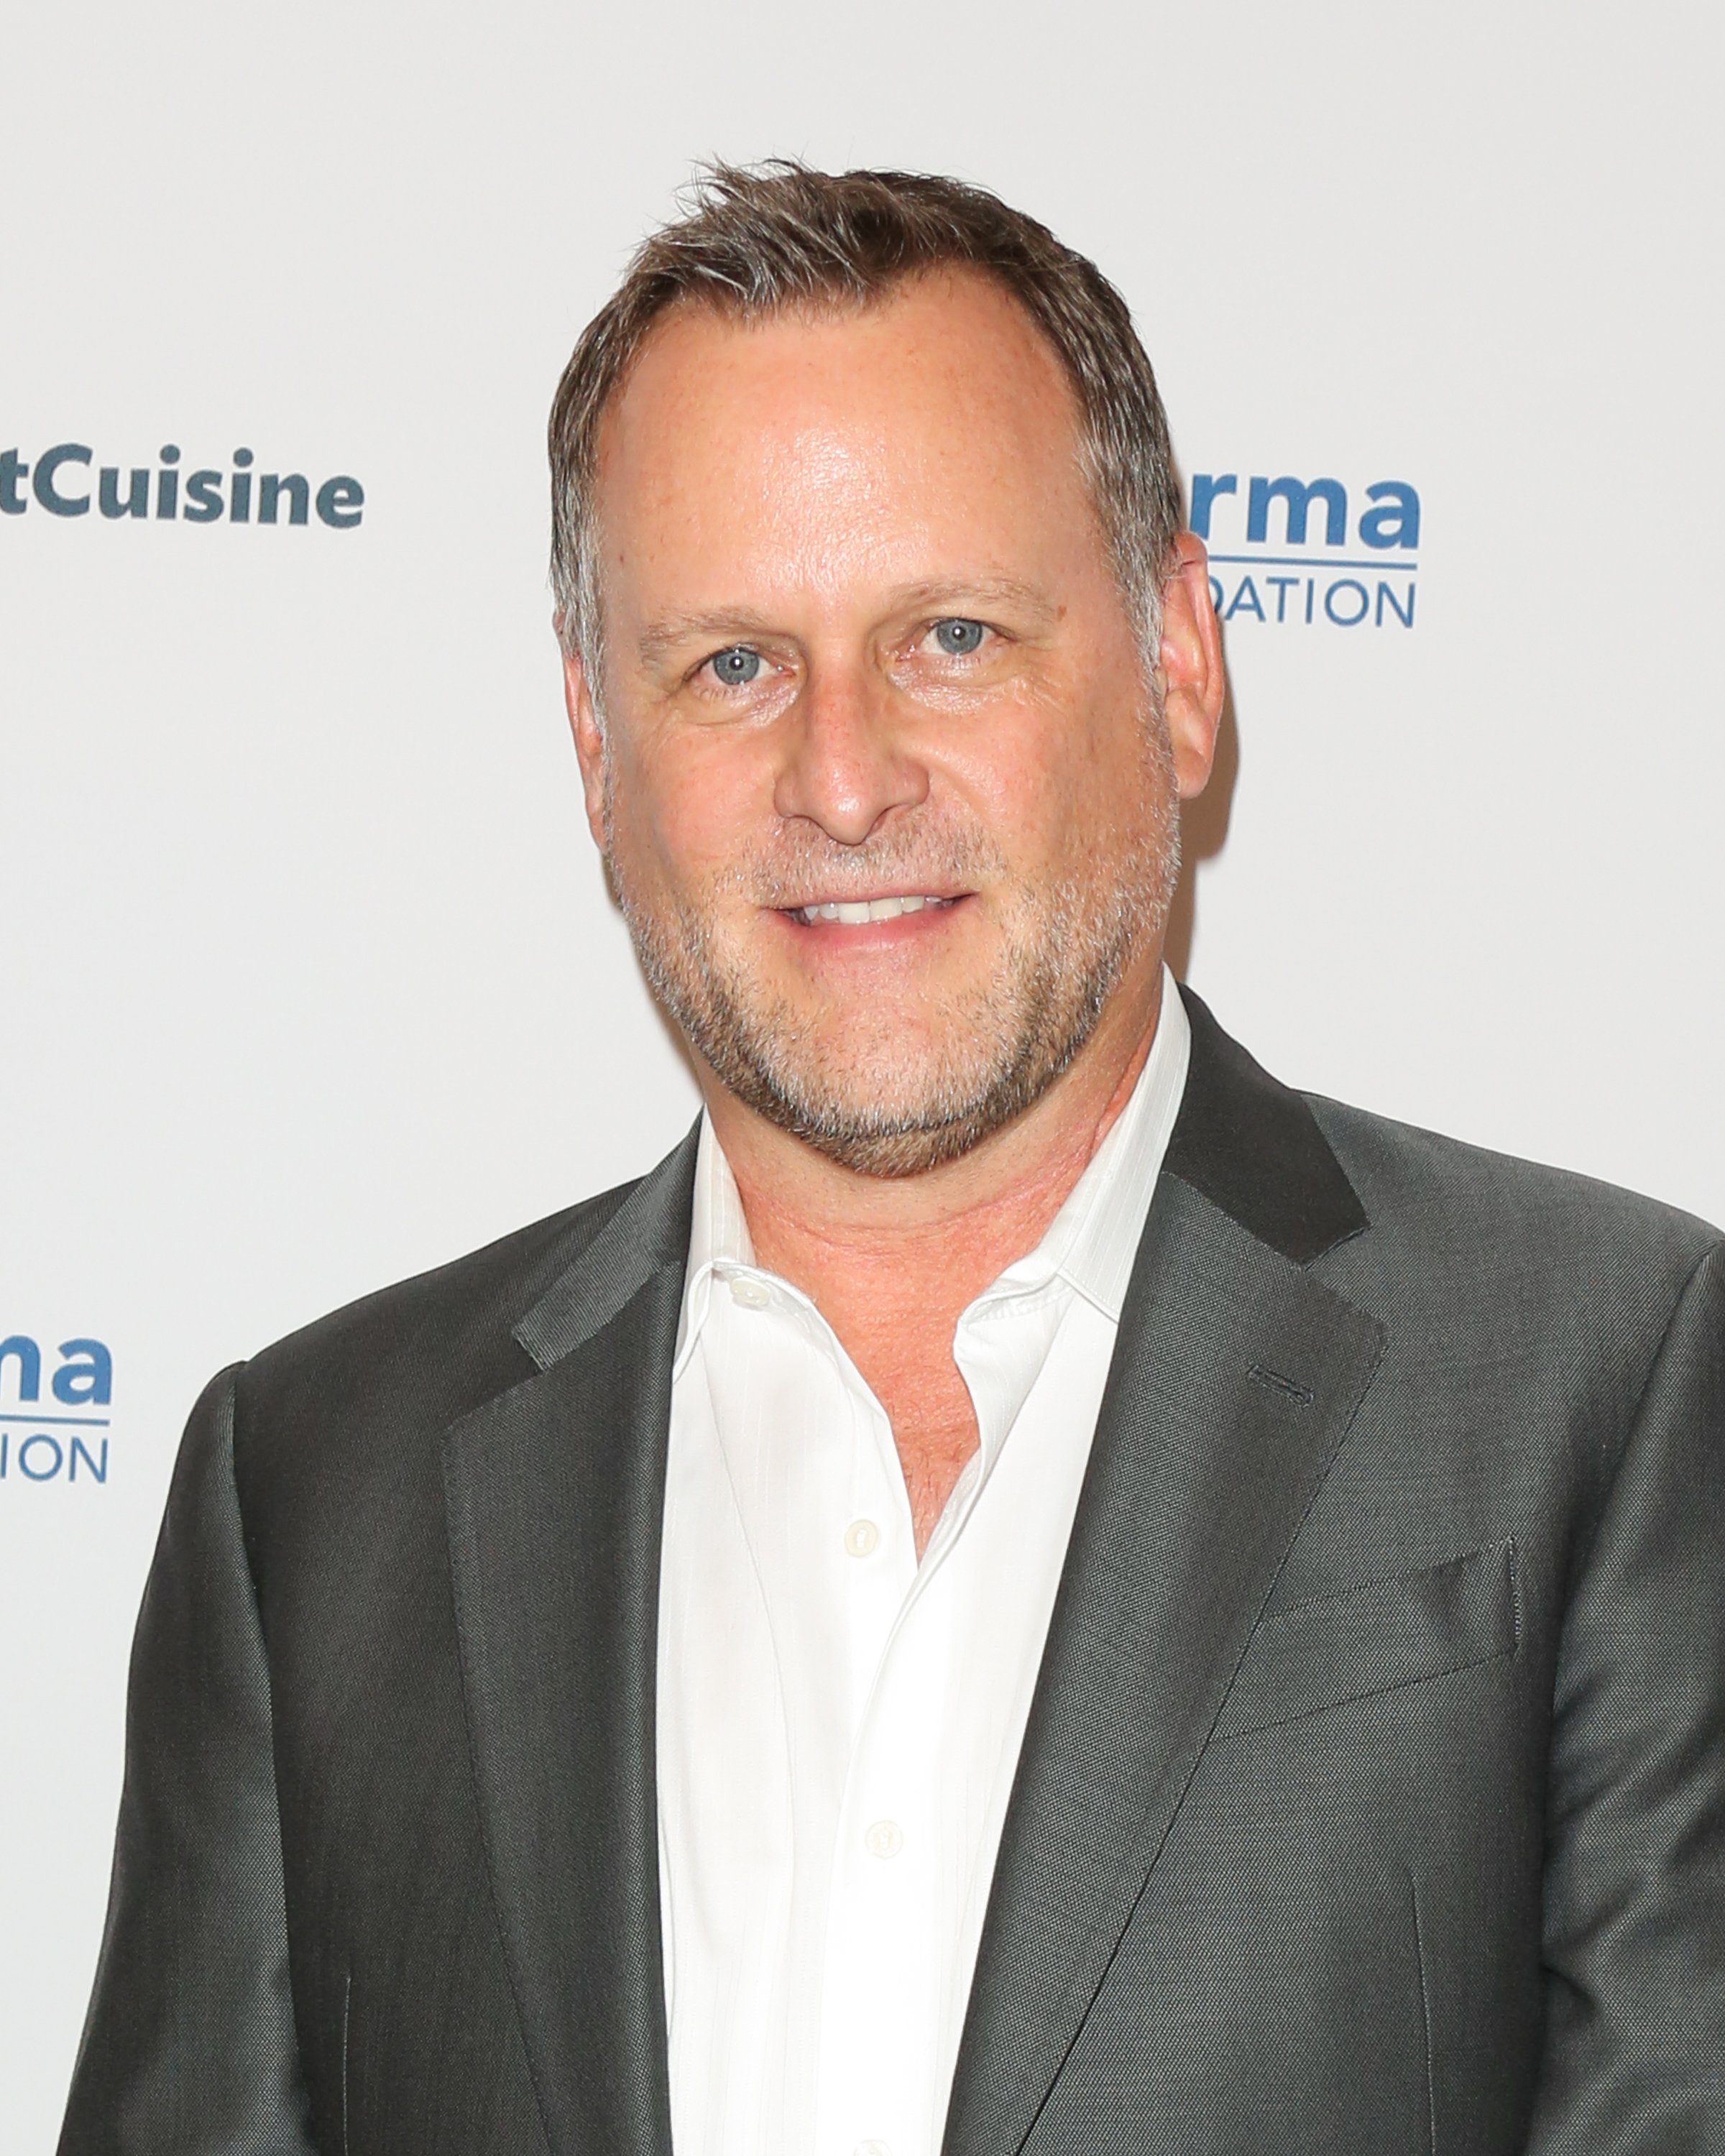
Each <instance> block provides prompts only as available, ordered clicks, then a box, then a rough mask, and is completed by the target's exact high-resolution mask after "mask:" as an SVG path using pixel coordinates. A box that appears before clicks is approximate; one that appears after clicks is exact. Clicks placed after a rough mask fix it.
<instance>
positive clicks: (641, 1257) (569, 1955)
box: [444, 1139, 695, 2156]
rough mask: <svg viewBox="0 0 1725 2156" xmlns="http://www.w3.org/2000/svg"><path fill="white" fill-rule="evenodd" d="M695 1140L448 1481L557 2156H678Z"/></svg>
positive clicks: (644, 1196)
mask: <svg viewBox="0 0 1725 2156" xmlns="http://www.w3.org/2000/svg"><path fill="white" fill-rule="evenodd" d="M694 1160H695V1152H694V1144H693V1141H692V1139H691V1141H690V1142H687V1143H685V1145H684V1146H682V1147H680V1148H679V1150H678V1151H677V1152H675V1153H674V1154H673V1155H672V1156H671V1157H670V1159H669V1160H668V1161H666V1162H665V1163H664V1165H663V1166H662V1167H661V1168H659V1169H658V1170H657V1171H655V1173H654V1174H653V1175H652V1176H650V1177H649V1178H647V1180H646V1181H645V1182H644V1183H640V1184H639V1185H638V1186H637V1187H636V1188H635V1189H634V1192H633V1193H631V1194H630V1196H629V1199H626V1200H625V1201H624V1204H623V1205H622V1206H621V1207H620V1208H619V1210H618V1212H617V1213H616V1214H614V1216H613V1217H612V1219H611V1220H610V1222H609V1223H608V1224H607V1226H606V1227H605V1228H604V1229H603V1230H602V1231H601V1232H600V1234H599V1235H598V1237H597V1238H596V1239H595V1240H594V1241H593V1243H592V1244H591V1245H589V1246H588V1249H587V1250H584V1251H583V1253H582V1255H580V1256H579V1257H578V1259H577V1260H576V1261H575V1262H574V1264H573V1265H571V1266H570V1268H569V1269H568V1270H567V1272H566V1273H565V1274H564V1275H563V1276H562V1278H561V1279H560V1280H559V1281H557V1284H556V1285H555V1286H553V1287H552V1290H551V1291H550V1292H549V1293H548V1294H547V1295H546V1296H544V1297H543V1298H542V1301H540V1302H539V1303H537V1304H536V1306H534V1308H533V1309H532V1310H531V1311H530V1312H528V1313H527V1315H526V1317H524V1318H523V1319H522V1320H521V1322H520V1324H519V1325H517V1326H516V1328H515V1330H516V1337H517V1338H518V1339H519V1340H520V1341H521V1344H522V1345H523V1346H524V1347H526V1349H527V1351H528V1353H530V1354H531V1356H532V1357H533V1358H534V1360H535V1361H536V1363H539V1365H540V1368H539V1371H538V1373H537V1374H536V1376H534V1377H531V1378H528V1379H527V1380H526V1382H525V1383H522V1384H520V1385H517V1386H516V1387H514V1388H513V1389H511V1390H510V1391H508V1392H506V1393H504V1394H501V1395H500V1396H499V1397H498V1398H496V1399H493V1400H490V1401H488V1402H487V1403H486V1404H485V1405H484V1406H482V1407H480V1408H479V1409H476V1410H475V1412H474V1413H472V1414H469V1415H466V1416H465V1417H464V1418H463V1419H461V1420H460V1421H459V1422H458V1423H457V1424H454V1427H453V1428H452V1429H451V1430H450V1431H449V1435H448V1437H447V1439H446V1440H445V1444H444V1492H445V1502H446V1507H447V1512H448V1521H449V1556H450V1564H451V1569H452V1573H453V1576H454V1591H455V1615H456V1630H457V1636H458V1640H459V1650H460V1656H461V1677H462V1691H463V1698H464V1702H465V1710H466V1715H467V1721H468V1733H469V1741H470V1748H471V1753H472V1760H473V1774H474V1781H475V1789H476V1793H477V1798H478V1804H479V1809H480V1824H481V1828H482V1831H483V1834H484V1838H485V1852H486V1858H487V1862H488V1865H489V1867H490V1876H491V1886H492V1892H493V1895H494V1897H495V1902H496V1907H497V1914H498V1921H499V1925H500V1928H501V1934H502V1938H503V1945H504V1953H505V1957H506V1961H507V1963H508V1968H509V1974H510V1979H511V1985H512V1987H513V1989H514V1993H515V1998H516V2006H517V2009H518V2011H519V2013H520V2015H521V2027H522V2035H523V2037H524V2040H525V2042H526V2051H527V2057H528V2061H529V2065H530V2067H531V2072H532V2076H533V2082H534V2086H535V2088H536V2092H537V2094H538V2098H539V2105H540V2110H541V2112H542V2117H543V2119H544V2123H545V2128H546V2133H547V2139H548V2140H549V2142H550V2144H551V2147H552V2150H553V2152H555V2156H566V2153H567V2156H574V2152H577V2151H582V2150H587V2149H598V2148H603V2149H604V2150H606V2151H607V2152H616V2156H670V2103H669V2095H668V2085H667V2069H666V2049H665V1997H664V1981H663V1974H662V1966H661V1958H660V1912H659V1865H658V1839H657V1800H656V1794H655V1763H654V1752H655V1727H654V1697H655V1682H654V1676H655V1653H656V1637H657V1618H658V1595H659V1549H660V1525H661V1516H662V1512H663V1507H664V1491H665V1446H666V1439H667V1433H668V1430H669V1424H670V1370H671V1360H672V1355H673V1351H674V1347H675V1337H676V1326H677V1317H678V1309H679V1304H680V1292H681V1285H682V1276H683V1268H684V1264H685V1255H686V1252H687V1248H688V1228H689V1206H690V1195H691V1188H692V1184H693V1173H694Z"/></svg>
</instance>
